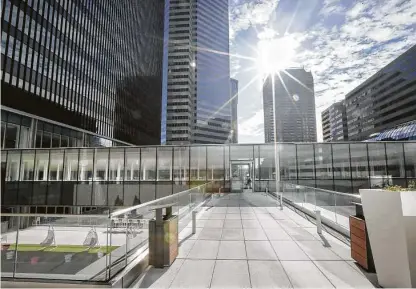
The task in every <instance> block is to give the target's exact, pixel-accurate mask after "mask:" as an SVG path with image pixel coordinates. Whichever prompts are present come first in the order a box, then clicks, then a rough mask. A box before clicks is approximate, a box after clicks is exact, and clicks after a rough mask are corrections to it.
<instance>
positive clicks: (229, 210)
mask: <svg viewBox="0 0 416 289" xmlns="http://www.w3.org/2000/svg"><path fill="white" fill-rule="evenodd" d="M227 214H240V207H228V208H227Z"/></svg>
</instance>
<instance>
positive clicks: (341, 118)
mask: <svg viewBox="0 0 416 289" xmlns="http://www.w3.org/2000/svg"><path fill="white" fill-rule="evenodd" d="M321 116H322V134H323V140H324V141H325V142H333V141H346V140H348V130H347V114H346V110H345V103H344V101H339V102H336V103H334V104H332V105H331V106H330V107H328V108H327V109H325V110H324V111H323V112H322V115H321Z"/></svg>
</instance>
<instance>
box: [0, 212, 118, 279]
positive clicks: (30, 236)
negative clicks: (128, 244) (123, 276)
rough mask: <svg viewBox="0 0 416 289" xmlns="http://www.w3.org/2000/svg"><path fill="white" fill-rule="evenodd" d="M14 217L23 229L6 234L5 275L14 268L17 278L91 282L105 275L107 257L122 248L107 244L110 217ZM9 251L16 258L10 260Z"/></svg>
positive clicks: (3, 270)
mask: <svg viewBox="0 0 416 289" xmlns="http://www.w3.org/2000/svg"><path fill="white" fill-rule="evenodd" d="M61 216H62V215H61ZM13 218H15V219H20V222H19V223H20V229H19V230H16V231H14V232H9V233H7V234H3V235H2V236H3V237H5V238H7V240H6V241H5V242H7V243H8V248H7V250H5V251H4V254H5V264H4V268H3V263H2V272H7V271H10V270H9V267H10V266H11V265H13V269H14V277H16V278H36V279H61V280H79V281H86V280H91V279H93V278H96V276H97V275H100V273H102V272H105V268H106V258H107V255H108V254H112V253H113V252H114V251H116V250H117V249H118V247H119V246H120V244H118V243H114V244H112V245H110V246H109V244H108V243H107V239H108V238H107V234H108V230H107V225H108V221H109V219H108V216H95V217H92V216H86V217H83V216H82V217H78V216H77V217H75V216H70V215H68V216H65V217H64V218H62V217H59V216H56V215H55V216H54V215H33V214H32V215H29V214H22V215H21V216H19V217H13ZM68 219H71V220H68ZM16 228H17V227H16ZM3 248H5V247H4V246H3V244H2V249H3ZM9 251H14V252H15V258H13V259H10V258H8V257H10V256H9V254H10V255H11V253H9ZM2 254H3V250H2ZM2 260H3V258H2ZM2 262H3V261H2ZM10 262H12V263H13V264H11V263H10ZM6 264H7V265H6ZM96 280H99V281H103V280H105V276H103V277H102V278H101V279H100V278H99V279H96Z"/></svg>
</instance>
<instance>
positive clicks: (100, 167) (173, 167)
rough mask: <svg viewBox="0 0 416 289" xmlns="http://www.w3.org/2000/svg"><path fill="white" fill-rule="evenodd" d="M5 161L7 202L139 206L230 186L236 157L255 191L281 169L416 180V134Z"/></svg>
mask: <svg viewBox="0 0 416 289" xmlns="http://www.w3.org/2000/svg"><path fill="white" fill-rule="evenodd" d="M276 154H277V155H276ZM1 161H2V178H3V185H2V203H3V205H5V206H10V205H21V206H28V205H36V206H93V207H100V206H111V207H113V206H132V205H135V204H140V203H144V202H148V201H150V200H153V199H155V198H162V197H165V196H168V195H171V194H174V193H177V192H180V191H183V190H186V189H188V188H190V187H193V186H197V185H200V184H203V183H206V182H214V183H215V184H214V185H213V186H212V187H211V190H212V191H213V192H218V191H219V190H220V189H221V191H222V192H228V191H230V164H233V163H234V164H235V163H238V164H242V163H243V164H250V166H251V167H252V171H251V172H250V173H252V174H253V176H252V178H253V180H254V191H255V192H259V191H264V190H266V188H267V189H268V190H270V191H275V190H276V171H279V178H280V180H281V181H284V182H291V183H293V184H300V185H305V186H310V187H317V188H322V189H327V190H334V191H338V192H345V193H358V192H359V189H363V188H380V187H383V186H386V185H400V186H407V185H408V184H410V183H412V182H414V181H416V142H386V143H385V142H377V143H362V142H360V143H333V144H329V143H316V144H310V143H309V144H289V143H288V144H286V143H284V144H277V145H275V144H258V145H198V146H152V147H125V148H124V147H113V148H80V149H78V148H65V149H64V148H57V149H24V150H14V149H13V150H3V151H2V159H1ZM276 166H277V167H278V169H277V168H276Z"/></svg>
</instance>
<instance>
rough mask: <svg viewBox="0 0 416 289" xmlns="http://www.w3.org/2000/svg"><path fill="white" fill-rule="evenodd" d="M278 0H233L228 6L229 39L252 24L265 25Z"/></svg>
mask: <svg viewBox="0 0 416 289" xmlns="http://www.w3.org/2000/svg"><path fill="white" fill-rule="evenodd" d="M278 2H279V0H258V1H245V2H243V1H234V3H233V4H234V5H231V8H230V15H231V17H230V39H231V40H232V39H234V36H235V35H236V34H237V33H238V32H239V31H241V30H245V29H247V28H249V27H250V26H252V25H265V24H267V23H268V21H269V19H270V16H271V14H272V13H273V11H274V10H275V9H276V7H277V4H278Z"/></svg>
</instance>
